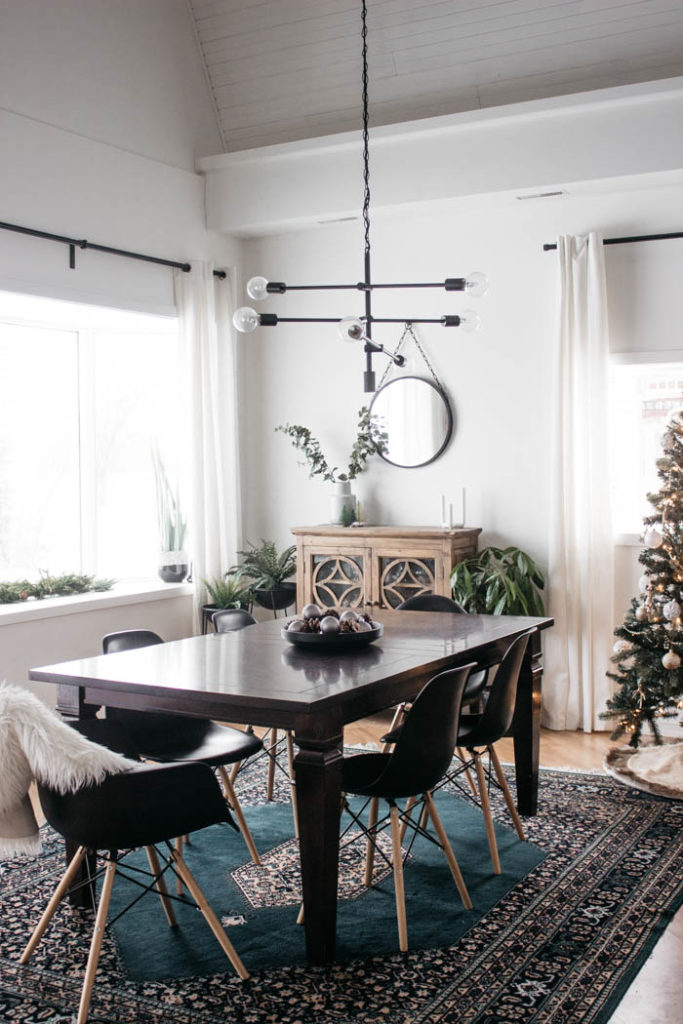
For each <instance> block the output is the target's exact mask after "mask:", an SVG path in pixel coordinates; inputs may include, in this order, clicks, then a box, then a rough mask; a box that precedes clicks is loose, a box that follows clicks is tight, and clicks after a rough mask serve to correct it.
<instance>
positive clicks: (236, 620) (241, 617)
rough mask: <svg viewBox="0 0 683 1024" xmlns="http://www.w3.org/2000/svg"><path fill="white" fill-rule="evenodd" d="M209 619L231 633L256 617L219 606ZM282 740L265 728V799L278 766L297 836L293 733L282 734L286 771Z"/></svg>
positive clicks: (237, 766) (219, 629)
mask: <svg viewBox="0 0 683 1024" xmlns="http://www.w3.org/2000/svg"><path fill="white" fill-rule="evenodd" d="M211 621H212V622H213V628H214V630H215V631H216V633H233V632H235V630H239V629H244V628H245V626H251V625H254V624H255V622H256V619H255V618H254V616H253V615H250V613H249V612H247V611H244V609H242V608H221V609H220V610H219V611H217V612H214V613H213V615H212V617H211ZM247 730H248V731H249V732H252V731H253V730H252V727H251V726H247ZM281 743H282V740H280V738H279V736H278V730H277V729H275V728H271V729H267V730H266V732H265V734H264V736H263V753H264V754H266V756H267V757H268V774H267V776H266V800H272V799H273V794H274V790H275V770H276V768H278V769H279V770H280V771H281V772H283V773H284V774H285V775H286V776H287V780H288V781H289V783H290V785H291V788H292V810H293V813H294V830H295V832H296V835H297V837H298V835H299V826H298V821H297V813H296V789H295V786H294V736H293V733H292V732H290V731H289V730H287V731H286V732H285V734H284V743H285V746H286V749H287V769H288V770H287V771H285V769H284V768H283V767H282V765H281V764H280V761H279V755H280V752H281V751H280V747H281ZM240 768H241V763H239V762H238V763H236V764H235V765H234V766H233V769H232V773H231V775H230V778H231V780H232V781H233V782H234V781H235V779H236V777H237V773H238V772H239V770H240Z"/></svg>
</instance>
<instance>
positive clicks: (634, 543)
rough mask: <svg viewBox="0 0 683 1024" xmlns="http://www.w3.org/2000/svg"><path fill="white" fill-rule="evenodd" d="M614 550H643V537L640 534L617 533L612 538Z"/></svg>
mask: <svg viewBox="0 0 683 1024" xmlns="http://www.w3.org/2000/svg"><path fill="white" fill-rule="evenodd" d="M614 546H615V548H643V547H645V544H644V543H643V535H642V534H641V533H617V534H616V535H615V537H614Z"/></svg>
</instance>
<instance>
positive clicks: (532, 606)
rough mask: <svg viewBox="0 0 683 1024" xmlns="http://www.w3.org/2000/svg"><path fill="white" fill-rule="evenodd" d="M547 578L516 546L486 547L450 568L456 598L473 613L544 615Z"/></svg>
mask: <svg viewBox="0 0 683 1024" xmlns="http://www.w3.org/2000/svg"><path fill="white" fill-rule="evenodd" d="M544 586H545V580H544V578H543V574H542V572H541V570H540V569H539V568H538V566H537V565H536V563H535V562H534V561H533V559H532V558H531V557H530V556H529V555H527V554H526V553H525V552H524V551H520V549H519V548H516V547H507V548H496V547H488V548H483V549H482V550H481V551H479V552H478V553H477V554H476V555H474V556H473V557H472V558H466V559H465V561H464V562H458V564H457V565H456V566H455V567H454V568H453V571H452V572H451V589H452V591H453V597H454V599H455V600H456V601H457V602H458V603H459V604H461V605H462V606H463V608H464V609H465V611H468V612H470V613H471V614H474V615H543V613H544V609H543V597H542V595H541V591H542V590H543V588H544Z"/></svg>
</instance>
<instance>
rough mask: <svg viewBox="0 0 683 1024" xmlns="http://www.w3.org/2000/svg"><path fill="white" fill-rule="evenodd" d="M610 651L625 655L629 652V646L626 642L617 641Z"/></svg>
mask: <svg viewBox="0 0 683 1024" xmlns="http://www.w3.org/2000/svg"><path fill="white" fill-rule="evenodd" d="M612 650H613V651H614V653H615V654H626V652H627V651H630V650H631V644H630V643H629V641H628V640H617V642H616V643H615V645H614V647H613V648H612Z"/></svg>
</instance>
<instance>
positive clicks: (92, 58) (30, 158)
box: [0, 0, 240, 698]
mask: <svg viewBox="0 0 683 1024" xmlns="http://www.w3.org/2000/svg"><path fill="white" fill-rule="evenodd" d="M192 33H193V30H192V25H191V21H190V18H189V14H188V12H187V9H186V6H185V0H144V2H141V0H58V2H54V3H53V2H49V3H48V2H45V0H21V2H16V0H10V2H5V0H0V102H1V103H2V108H0V220H3V221H8V222H10V223H15V224H20V225H25V226H28V227H34V228H37V229H40V230H46V231H50V232H55V233H58V234H66V235H75V236H76V237H79V238H88V239H90V240H91V241H93V242H98V243H101V244H103V245H109V246H113V247H117V248H123V249H129V250H135V251H139V252H143V253H147V254H150V255H156V256H161V257H164V258H170V259H176V260H180V261H185V260H191V259H215V260H216V262H218V263H219V264H221V265H223V266H232V265H235V264H237V263H238V261H239V255H240V249H239V244H237V243H235V242H233V240H231V239H230V238H228V237H226V236H224V235H218V234H216V233H211V232H207V230H206V227H205V218H204V182H203V179H202V178H201V177H200V176H199V175H198V174H196V173H195V172H194V170H193V168H194V160H195V157H196V156H197V155H198V154H199V153H205V152H207V151H208V152H212V151H213V152H215V151H216V149H217V148H218V147H219V141H218V133H217V130H216V127H215V122H214V120H213V113H212V108H211V104H210V100H209V96H208V92H207V90H206V86H205V82H204V80H203V77H202V73H201V69H200V66H199V61H198V56H197V52H196V44H195V40H194V37H193V34H192ZM0 288H2V289H6V290H16V291H21V292H28V293H37V294H42V295H51V296H56V297H61V298H69V299H75V300H80V301H84V302H91V303H95V304H103V305H114V306H121V307H124V308H131V309H143V310H151V311H157V310H159V311H169V312H170V311H172V307H173V278H172V271H171V270H170V269H168V268H164V267H156V266H152V265H150V264H145V263H139V262H132V261H128V260H124V259H120V258H116V257H113V256H105V255H101V254H97V253H93V252H87V251H86V252H83V251H80V250H79V251H78V252H77V269H76V270H69V268H68V249H67V248H66V247H65V246H61V245H57V244H55V243H52V242H47V241H42V240H38V239H31V238H28V237H25V236H21V235H17V234H13V233H10V232H6V231H0ZM37 371H39V368H37ZM131 372H133V370H132V369H131ZM63 600H65V601H67V600H68V599H63ZM64 607H65V612H64V614H63V615H57V616H56V617H47V618H40V619H31V620H29V621H24V620H22V619H21V616H20V617H19V619H18V621H16V622H14V623H11V622H9V621H5V622H3V624H1V625H0V679H1V678H5V677H6V678H8V679H11V680H13V681H14V682H18V683H26V681H27V679H26V675H27V671H28V668H29V667H32V666H37V665H40V664H48V663H53V662H57V661H60V660H65V659H70V658H76V657H79V656H82V655H87V654H92V653H95V652H97V651H98V650H99V646H100V643H101V638H102V635H103V634H104V633H107V632H110V631H112V630H116V629H122V628H131V627H135V626H141V627H147V628H150V629H154V630H155V631H156V632H158V633H160V634H161V635H162V636H164V637H165V638H167V639H171V638H174V637H177V636H183V635H187V634H188V633H190V632H191V631H192V618H191V615H192V612H191V598H189V597H179V598H174V599H169V598H167V599H165V600H157V599H151V600H150V601H149V602H146V603H139V602H137V601H136V602H132V603H130V604H127V605H111V604H108V603H107V602H106V601H105V602H103V605H102V607H100V608H94V609H92V608H91V609H89V610H87V611H82V612H80V613H78V614H73V613H72V614H68V613H67V611H66V605H65V606H64ZM10 618H11V617H10ZM43 695H44V696H46V697H48V698H49V696H50V695H52V696H54V693H53V688H50V687H47V688H44V689H43Z"/></svg>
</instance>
